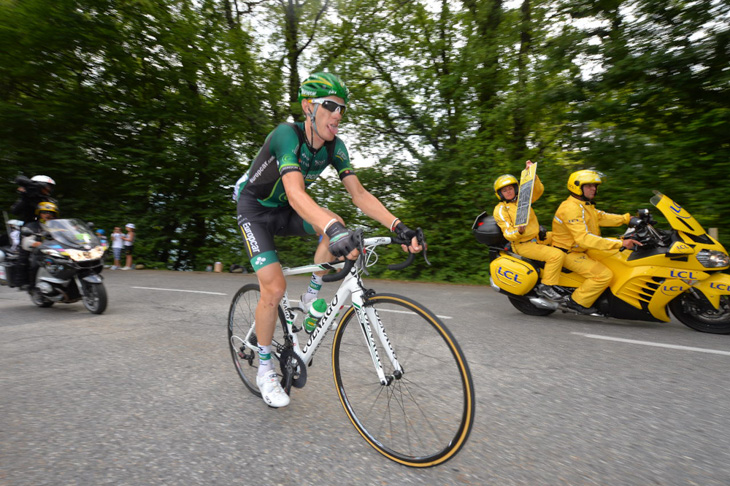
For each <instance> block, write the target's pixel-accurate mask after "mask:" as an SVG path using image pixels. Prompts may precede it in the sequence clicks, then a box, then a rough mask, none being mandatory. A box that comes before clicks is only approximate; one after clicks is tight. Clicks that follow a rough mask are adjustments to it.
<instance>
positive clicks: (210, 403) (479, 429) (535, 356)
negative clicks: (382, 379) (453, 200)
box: [0, 271, 730, 486]
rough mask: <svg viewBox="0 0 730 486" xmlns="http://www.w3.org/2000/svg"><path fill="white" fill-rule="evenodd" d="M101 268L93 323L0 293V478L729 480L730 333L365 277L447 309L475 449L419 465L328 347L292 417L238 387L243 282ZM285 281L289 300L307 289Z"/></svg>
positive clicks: (706, 485)
mask: <svg viewBox="0 0 730 486" xmlns="http://www.w3.org/2000/svg"><path fill="white" fill-rule="evenodd" d="M104 275H105V277H106V285H107V289H108V293H109V298H110V302H109V307H108V309H107V311H106V312H105V313H104V314H103V315H101V316H96V315H92V314H90V313H88V312H87V311H86V310H85V308H84V307H83V304H81V303H80V302H79V303H75V304H70V305H64V304H61V305H59V304H57V305H55V306H54V307H52V308H49V309H40V308H36V307H35V306H33V305H32V303H31V302H30V299H29V298H28V296H27V295H26V294H23V293H21V292H18V291H17V290H15V289H9V288H7V287H0V393H1V395H0V485H3V486H4V485H13V486H14V485H33V486H38V485H54V486H56V485H84V486H86V485H106V484H114V485H173V484H174V485H198V484H201V485H217V484H221V485H223V484H226V485H230V484H260V485H358V484H367V485H410V484H413V485H415V484H419V485H420V484H443V485H500V486H501V485H642V486H643V485H700V486H712V485H723V486H726V485H728V484H730V420H729V419H730V412H728V409H729V408H730V407H729V405H730V385H729V384H728V369H729V368H730V336H716V335H709V334H701V333H698V332H695V331H693V330H691V329H689V328H687V327H685V326H683V325H682V324H680V323H679V322H677V321H673V322H671V323H669V324H649V323H641V322H633V321H618V320H602V319H597V318H590V317H582V316H570V315H563V314H559V313H556V314H553V315H551V316H549V317H529V316H525V315H522V314H520V313H518V312H517V311H516V310H514V309H513V308H512V307H511V306H510V304H509V302H508V301H507V300H506V299H505V298H503V297H501V296H499V295H497V294H496V293H495V292H493V291H492V290H491V289H489V288H486V287H476V286H474V287H470V286H456V285H432V284H421V283H409V282H385V281H373V280H370V281H368V282H369V283H370V284H371V286H372V287H373V288H375V289H376V290H379V291H381V292H394V293H400V294H403V295H406V296H408V297H411V298H413V299H415V300H417V301H419V302H421V303H423V304H426V305H427V306H428V307H429V308H430V309H431V310H433V311H434V312H435V313H436V314H438V315H440V316H443V317H444V322H445V323H446V324H447V326H448V327H449V328H450V329H451V330H452V331H453V333H454V334H455V336H456V338H457V340H458V341H459V343H460V344H461V346H462V348H463V350H464V352H465V354H466V357H467V359H468V361H469V365H470V367H471V371H472V374H473V377H474V382H475V389H476V398H477V409H476V424H475V426H474V428H473V430H472V433H471V437H470V439H469V442H468V443H467V444H466V446H465V447H464V449H462V451H461V452H460V453H459V455H457V456H456V457H455V458H454V459H452V460H451V461H449V462H447V463H446V464H444V465H441V466H439V467H436V468H432V469H428V470H417V469H411V468H407V467H404V466H401V465H398V464H396V463H393V462H390V461H388V460H387V459H385V458H384V457H382V456H381V455H380V454H378V453H377V452H375V451H374V450H373V449H371V448H370V446H368V445H367V444H366V443H365V441H364V440H362V438H360V436H359V435H358V434H357V433H356V431H355V429H354V428H353V427H352V425H351V424H350V423H349V421H348V420H347V418H346V416H345V414H344V412H343V410H342V408H341V406H340V404H339V402H338V400H337V398H336V395H335V390H334V386H333V383H332V377H331V371H330V363H329V353H328V352H327V349H326V348H328V347H329V344H328V343H327V344H325V345H323V346H322V348H321V349H320V350H319V352H318V354H317V356H316V357H315V360H314V365H313V366H312V367H311V368H310V370H309V380H308V382H307V386H306V387H304V388H303V389H297V390H295V391H294V392H293V400H292V404H291V405H290V406H289V407H287V408H285V409H280V410H274V409H271V408H268V407H266V406H265V405H264V403H263V402H262V401H261V400H260V399H257V398H254V396H253V395H251V394H250V393H249V392H248V391H247V390H246V388H245V387H244V386H243V384H242V383H241V382H240V380H239V378H238V376H237V374H236V372H235V370H234V368H233V364H232V363H231V359H230V354H229V352H228V348H227V344H226V317H227V312H228V305H229V302H230V299H231V298H232V296H233V294H234V293H235V291H236V290H237V289H238V287H240V286H241V285H243V284H245V283H248V282H252V281H254V277H253V276H250V275H233V274H212V273H174V272H159V271H130V272H121V271H117V272H105V274H104ZM290 282H291V288H292V294H293V296H298V295H299V293H301V292H302V290H303V289H304V288H305V286H306V283H307V279H306V278H304V277H298V278H293V279H291V281H290ZM328 288H329V289H332V290H334V285H333V284H329V287H327V286H326V287H325V289H328ZM325 292H326V291H325ZM327 341H328V342H331V338H329V337H328V339H327Z"/></svg>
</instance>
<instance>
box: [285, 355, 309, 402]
mask: <svg viewBox="0 0 730 486" xmlns="http://www.w3.org/2000/svg"><path fill="white" fill-rule="evenodd" d="M279 366H280V367H281V386H282V387H283V388H284V390H285V391H286V393H287V394H289V391H290V390H291V387H292V386H294V388H302V387H303V386H304V385H305V384H306V383H307V365H305V364H304V361H303V360H302V358H300V357H299V355H298V354H297V353H295V352H294V349H292V348H287V349H285V350H284V351H282V353H281V356H280V357H279Z"/></svg>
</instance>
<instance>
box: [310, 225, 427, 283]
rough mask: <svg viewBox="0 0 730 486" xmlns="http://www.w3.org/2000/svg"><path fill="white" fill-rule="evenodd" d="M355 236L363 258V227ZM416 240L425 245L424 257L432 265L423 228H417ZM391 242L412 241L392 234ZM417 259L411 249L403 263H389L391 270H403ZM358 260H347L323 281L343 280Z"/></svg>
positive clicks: (401, 243)
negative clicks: (338, 269) (337, 270)
mask: <svg viewBox="0 0 730 486" xmlns="http://www.w3.org/2000/svg"><path fill="white" fill-rule="evenodd" d="M355 238H356V239H357V247H358V250H360V256H359V257H358V258H362V257H363V256H364V254H365V251H364V248H363V237H362V229H358V230H356V231H355ZM416 240H417V241H418V243H419V244H420V245H421V246H422V247H423V259H424V260H426V264H427V265H431V262H429V261H428V255H427V253H428V244H427V243H426V237H425V236H424V234H423V230H422V229H421V228H416ZM390 242H391V243H394V244H397V245H406V246H410V244H411V242H410V241H407V240H404V239H400V238H397V237H395V236H392V237H391V238H390ZM415 259H416V254H415V253H413V252H411V251H410V250H409V252H408V258H406V260H405V261H403V262H401V263H394V264H392V265H388V269H389V270H403V269H404V268H406V267H407V266H409V265H411V264H412V263H413V261H414V260H415ZM355 262H356V260H345V266H344V267H342V270H340V271H339V272H337V273H333V274H327V275H324V276H323V277H322V281H324V282H335V281H337V280H342V279H343V278H345V276H346V275H347V274H348V273H350V270H351V269H352V267H353V266H354V265H355ZM330 263H332V264H334V263H340V262H339V261H337V262H330Z"/></svg>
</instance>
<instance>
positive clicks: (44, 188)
mask: <svg viewBox="0 0 730 486" xmlns="http://www.w3.org/2000/svg"><path fill="white" fill-rule="evenodd" d="M15 183H16V184H17V185H18V199H17V200H16V201H15V203H14V204H13V206H12V207H11V208H10V212H11V213H13V214H15V215H16V216H18V219H21V220H23V221H25V223H26V225H28V224H30V222H32V221H34V220H35V219H36V215H37V214H38V212H37V208H38V205H39V204H40V203H43V202H50V203H54V204H55V203H56V200H55V199H53V198H52V197H51V193H52V192H53V188H54V187H55V185H56V181H54V180H53V179H51V178H50V177H48V176H46V175H36V176H33V177H31V178H30V179H28V178H27V177H25V176H18V177H16V178H15ZM29 256H30V254H29V253H28V252H27V251H25V250H22V249H19V251H18V260H17V263H16V268H17V270H16V271H15V272H14V276H15V282H14V284H13V285H12V286H13V287H20V290H26V289H27V288H28V285H29V282H28V270H29V269H28V258H29Z"/></svg>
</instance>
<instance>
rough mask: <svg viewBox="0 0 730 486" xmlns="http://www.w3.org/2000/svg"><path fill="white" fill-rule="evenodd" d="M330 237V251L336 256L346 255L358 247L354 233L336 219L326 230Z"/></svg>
mask: <svg viewBox="0 0 730 486" xmlns="http://www.w3.org/2000/svg"><path fill="white" fill-rule="evenodd" d="M325 233H327V236H329V238H330V245H329V251H330V253H332V254H333V255H334V256H336V257H346V256H347V255H349V254H350V252H351V251H352V250H354V249H356V248H357V246H356V242H355V240H354V239H353V238H352V236H353V235H354V233H353V232H352V231H350V230H348V229H347V228H345V225H343V224H342V223H340V222H339V221H335V222H334V223H332V224H331V225H329V227H328V228H327V230H326V231H325Z"/></svg>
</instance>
